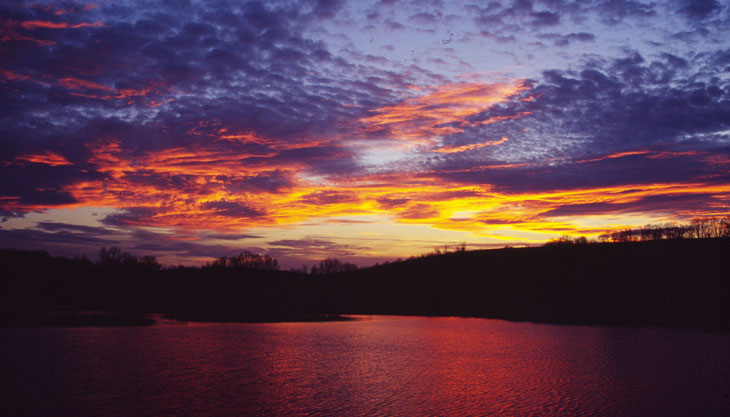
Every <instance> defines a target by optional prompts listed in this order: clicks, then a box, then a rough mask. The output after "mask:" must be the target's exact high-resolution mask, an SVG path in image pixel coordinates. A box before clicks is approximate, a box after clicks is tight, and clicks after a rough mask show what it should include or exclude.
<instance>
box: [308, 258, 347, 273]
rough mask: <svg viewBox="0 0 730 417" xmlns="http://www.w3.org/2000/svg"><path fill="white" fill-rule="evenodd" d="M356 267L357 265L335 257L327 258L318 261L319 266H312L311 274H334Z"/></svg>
mask: <svg viewBox="0 0 730 417" xmlns="http://www.w3.org/2000/svg"><path fill="white" fill-rule="evenodd" d="M356 269H357V265H355V264H352V263H349V262H342V261H340V260H339V259H337V258H327V259H324V260H322V261H320V262H319V266H313V267H312V275H324V274H334V273H336V272H349V271H354V270H356Z"/></svg>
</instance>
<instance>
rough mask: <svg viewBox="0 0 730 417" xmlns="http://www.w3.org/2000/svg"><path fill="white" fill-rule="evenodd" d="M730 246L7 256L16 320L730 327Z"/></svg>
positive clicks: (716, 242) (2, 260) (720, 242)
mask: <svg viewBox="0 0 730 417" xmlns="http://www.w3.org/2000/svg"><path fill="white" fill-rule="evenodd" d="M729 249H730V239H726V238H717V239H676V240H657V241H646V242H622V243H593V244H559V245H546V246H541V247H531V248H516V249H515V248H505V249H498V250H482V251H464V252H455V253H447V254H441V255H430V256H424V257H420V258H414V259H409V260H406V261H399V262H394V263H389V264H385V265H379V266H374V267H371V268H366V269H361V270H355V271H348V272H340V273H336V274H328V275H304V274H299V273H293V272H286V271H279V270H274V269H272V270H266V269H250V268H240V267H239V268H227V267H220V265H219V267H217V268H216V267H207V268H170V269H160V268H159V265H157V264H156V263H155V262H149V260H148V261H145V262H137V263H135V262H129V263H126V264H125V263H123V262H121V263H119V262H118V263H112V264H108V265H102V264H95V263H91V262H89V261H86V260H83V259H75V260H71V259H65V258H57V257H52V256H49V255H48V254H45V253H43V252H28V251H17V250H0V268H1V269H0V273H1V274H2V284H1V285H2V287H0V290H1V292H2V295H0V301H2V305H3V309H4V310H5V311H6V312H8V311H16V312H17V311H28V310H33V311H87V310H94V311H108V312H121V313H163V314H167V315H169V316H171V317H175V318H180V319H185V320H194V321H299V320H312V319H315V318H317V317H322V316H321V315H333V314H334V315H336V314H405V315H445V316H450V315H457V316H474V317H489V318H501V319H508V320H520V321H534V322H549V323H574V324H605V325H630V326H669V327H682V328H696V329H713V330H730V278H729V277H730V274H728V261H727V259H730V257H729V256H728V255H729V252H730V251H729ZM139 259H144V258H139ZM325 318H326V317H325ZM5 321H6V322H7V321H8V320H5ZM11 324H12V323H11Z"/></svg>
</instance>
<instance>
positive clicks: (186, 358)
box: [0, 316, 730, 416]
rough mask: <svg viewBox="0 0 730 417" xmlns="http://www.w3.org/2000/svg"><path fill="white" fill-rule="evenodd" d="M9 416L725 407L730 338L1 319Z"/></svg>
mask: <svg viewBox="0 0 730 417" xmlns="http://www.w3.org/2000/svg"><path fill="white" fill-rule="evenodd" d="M0 335H1V337H2V346H1V347H0V360H1V361H2V362H1V365H2V368H3V372H2V374H3V375H2V379H1V380H0V381H1V384H2V385H1V386H0V395H1V396H2V399H1V400H0V406H2V408H3V409H5V410H8V411H9V414H7V415H17V416H22V415H39V416H41V415H44V416H51V415H54V416H61V415H68V416H133V415H135V416H175V415H202V416H220V415H302V414H310V415H384V416H385V415H387V416H392V415H404V416H405V415H449V414H451V415H515V416H518V415H519V416H522V415H548V416H550V415H555V416H558V415H581V416H588V415H599V416H604V415H605V416H650V415H661V416H675V415H676V416H685V415H717V416H724V415H727V413H728V410H730V355H728V353H729V352H730V335H728V334H710V333H702V332H690V331H678V330H666V329H626V328H610V327H581V326H555V325H540V324H530V323H511V322H505V321H499V320H486V319H464V318H423V317H379V316H374V317H364V318H363V319H362V320H358V321H344V322H318V323H274V324H188V325H160V326H154V327H135V328H40V329H39V328H35V329H22V328H20V329H0Z"/></svg>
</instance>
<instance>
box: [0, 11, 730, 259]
mask: <svg viewBox="0 0 730 417" xmlns="http://www.w3.org/2000/svg"><path fill="white" fill-rule="evenodd" d="M710 3H712V4H710ZM4 7H5V9H6V11H7V13H6V15H7V16H9V17H8V18H7V19H6V20H5V21H3V22H2V23H0V55H2V56H4V59H3V64H0V93H1V94H2V95H3V103H7V104H5V105H4V106H3V107H4V109H5V110H6V111H5V113H4V115H3V116H2V118H3V123H2V136H3V137H4V138H6V139H5V140H4V141H3V143H2V144H1V145H0V184H2V187H1V188H0V210H1V211H2V214H3V217H4V218H3V221H2V223H0V245H2V247H9V246H16V247H23V248H30V249H45V250H49V251H50V252H52V253H57V254H63V255H74V254H86V255H89V256H93V255H94V254H95V253H96V250H98V248H100V247H101V246H112V245H116V246H120V247H121V248H123V249H124V250H128V251H131V252H134V253H138V254H151V255H155V256H158V258H160V260H161V261H162V262H163V263H168V264H170V263H188V264H199V263H202V262H205V261H206V260H210V259H212V258H214V257H217V256H223V255H231V254H233V253H236V252H240V251H242V250H252V251H255V252H259V253H270V254H271V255H272V256H274V257H277V258H279V260H280V261H281V263H282V265H284V266H285V267H296V266H299V265H301V264H302V263H305V264H312V263H314V262H316V261H317V260H320V259H323V258H325V257H337V258H340V259H343V260H347V261H354V262H356V263H358V264H360V265H367V264H372V263H374V262H378V261H382V260H386V259H394V258H398V257H406V256H411V255H417V254H420V253H424V252H428V251H429V250H430V249H432V248H433V247H436V246H439V247H443V245H445V244H447V245H455V244H459V243H462V242H463V243H466V245H467V248H483V247H499V246H504V245H520V244H539V243H543V242H545V241H547V240H549V239H554V238H557V237H560V236H564V235H568V236H585V237H588V238H595V237H596V236H598V235H600V234H602V233H606V232H609V231H613V230H617V229H622V228H625V227H637V226H643V225H645V224H647V223H668V222H679V223H682V222H687V221H689V220H690V219H692V218H695V217H706V216H726V215H729V214H730V175H729V173H730V146H729V145H730V126H729V125H730V104H728V103H730V99H729V97H730V84H729V83H730V77H727V73H728V67H727V65H728V64H727V62H729V61H728V56H729V55H728V52H727V51H728V50H730V43H729V42H728V41H727V39H728V37H727V36H724V35H727V31H728V30H727V27H730V25H727V24H726V23H728V22H730V10H728V8H727V7H726V6H721V5H719V4H715V3H714V2H709V3H708V4H707V5H706V7H705V8H697V7H694V8H693V7H690V6H688V5H685V4H684V3H683V2H682V1H676V2H667V3H666V4H653V3H652V4H643V3H640V2H637V3H636V4H633V3H632V5H628V4H609V3H601V2H597V3H595V4H593V3H591V4H589V5H584V6H583V7H581V8H572V7H568V5H567V4H563V2H541V1H534V2H532V1H528V2H509V1H503V2H501V3H495V6H494V7H491V8H482V7H479V6H476V5H471V4H468V2H467V3H464V4H460V5H458V6H456V5H455V3H454V4H450V5H449V6H443V5H438V4H433V5H430V4H420V3H417V2H406V1H402V2H372V4H368V5H367V6H364V3H360V2H352V3H347V2H336V3H335V4H332V3H330V2H311V3H310V2H301V4H294V5H290V4H288V3H287V4H285V3H282V4H279V3H277V2H274V3H271V4H268V5H266V6H264V5H261V4H259V3H256V2H254V3H246V2H231V3H230V4H228V5H227V6H226V7H222V6H220V8H216V7H218V6H216V7H214V6H208V5H205V4H192V5H190V6H189V8H188V9H185V10H182V11H181V10H172V9H168V8H167V7H165V6H153V5H140V4H136V2H134V1H130V2H122V3H119V4H118V5H116V6H114V5H111V4H99V5H96V4H87V5H83V4H78V5H75V6H73V7H70V6H68V5H65V4H64V5H63V7H62V5H61V4H60V3H58V4H57V3H54V2H49V3H40V4H38V3H33V4H24V3H18V4H14V5H9V6H4ZM115 7H117V8H116V9H115ZM120 10H125V12H124V13H122V12H121V11H120ZM61 11H62V12H61ZM230 15H235V16H236V17H237V19H233V20H231V19H230V18H229V17H230ZM28 16H31V17H28ZM162 16H166V17H165V18H164V19H163V18H162ZM547 17H549V19H547ZM636 24H642V25H644V26H645V27H646V30H645V31H644V32H643V33H642V34H640V35H637V39H636V40H634V39H632V40H617V39H615V37H612V36H611V35H610V34H611V32H612V31H617V30H632V29H631V28H633V27H635V25H636ZM486 26H489V27H490V28H491V29H490V30H489V31H487V30H486V29H485V27H486ZM703 27H706V28H711V30H710V31H709V32H708V31H702V30H701V28H703ZM457 28H458V29H457ZM674 28H678V29H674ZM671 30H674V31H675V32H676V33H675V40H673V41H671V42H670V40H669V38H667V31H671ZM679 36H681V39H680V38H677V37H679Z"/></svg>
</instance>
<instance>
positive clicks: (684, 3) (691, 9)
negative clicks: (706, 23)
mask: <svg viewBox="0 0 730 417" xmlns="http://www.w3.org/2000/svg"><path fill="white" fill-rule="evenodd" d="M678 3H679V12H680V13H682V14H684V15H685V16H687V17H689V18H690V19H705V18H707V17H708V16H710V15H711V14H713V13H715V12H717V11H719V10H720V9H721V8H722V6H720V3H718V2H717V1H716V0H680V1H678Z"/></svg>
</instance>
